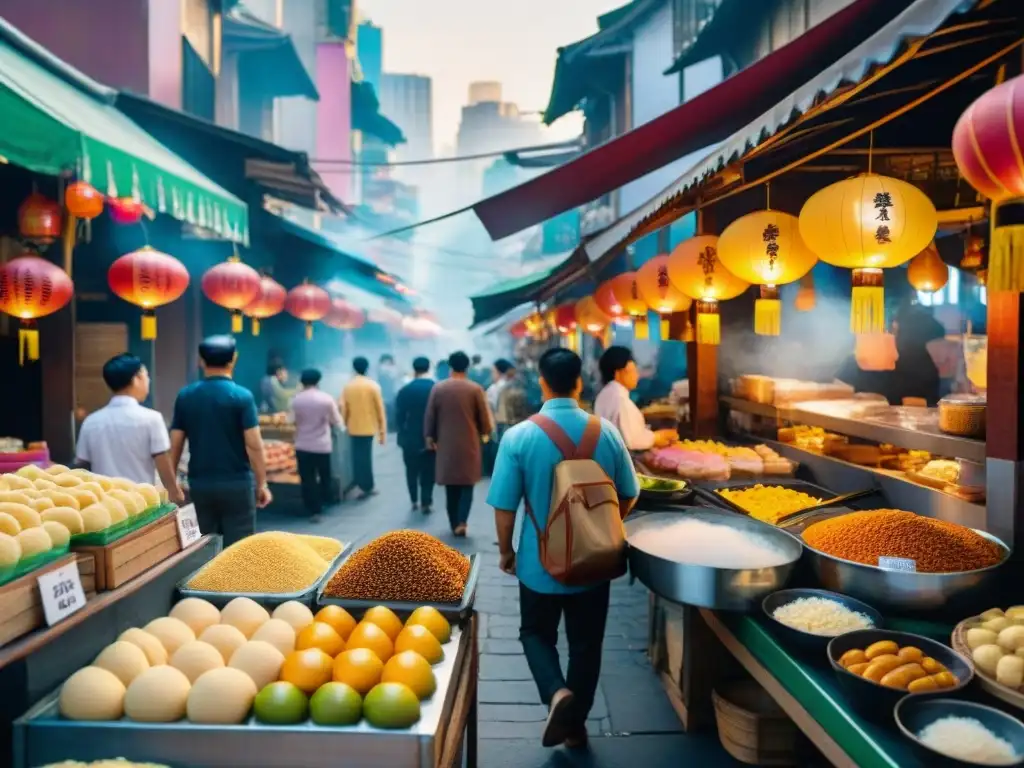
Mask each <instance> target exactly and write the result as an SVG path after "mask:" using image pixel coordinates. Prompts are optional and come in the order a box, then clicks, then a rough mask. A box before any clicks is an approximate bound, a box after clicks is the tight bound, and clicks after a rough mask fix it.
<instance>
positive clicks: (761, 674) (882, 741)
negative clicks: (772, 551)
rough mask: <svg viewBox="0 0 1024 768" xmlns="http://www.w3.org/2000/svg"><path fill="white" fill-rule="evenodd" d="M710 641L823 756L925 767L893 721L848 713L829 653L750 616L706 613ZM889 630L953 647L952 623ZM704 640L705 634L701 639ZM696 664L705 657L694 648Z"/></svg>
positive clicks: (862, 766) (901, 623) (880, 766)
mask: <svg viewBox="0 0 1024 768" xmlns="http://www.w3.org/2000/svg"><path fill="white" fill-rule="evenodd" d="M700 616H701V618H702V619H703V621H704V622H705V623H706V625H707V627H708V629H710V635H711V636H713V637H714V638H717V640H718V641H720V642H721V644H722V646H724V647H725V649H726V650H728V652H729V653H730V654H731V655H732V656H733V657H734V658H735V659H736V660H737V661H738V662H739V663H740V664H741V665H742V666H743V667H744V668H745V669H746V671H747V672H748V673H749V674H750V675H751V676H752V677H753V678H754V679H755V680H756V681H757V682H758V683H759V684H760V685H761V686H762V687H763V688H764V689H765V690H766V691H767V692H768V694H769V695H771V697H772V698H773V699H774V700H775V701H776V702H777V703H778V704H779V706H780V707H782V709H783V710H784V711H785V712H786V714H787V715H788V716H789V717H790V718H791V719H792V720H793V722H794V723H795V724H796V726H797V727H798V728H799V729H800V730H801V731H802V732H803V733H804V735H805V736H806V737H807V738H808V739H809V740H810V741H811V742H812V743H813V744H814V746H815V747H817V749H818V750H820V751H821V753H822V754H823V755H824V756H825V757H826V758H827V759H828V760H829V761H830V762H831V763H832V764H833V765H835V766H838V767H839V768H847V767H849V768H857V767H859V768H905V767H906V766H911V765H919V764H920V760H919V759H918V757H917V756H916V755H915V753H914V751H913V750H912V748H911V745H910V742H909V741H908V740H907V739H905V738H904V737H903V736H902V735H901V734H900V732H899V730H898V729H897V727H896V722H895V719H894V718H893V716H892V715H891V714H889V715H888V716H887V717H884V716H883V717H880V718H879V720H878V721H872V720H868V719H866V718H864V717H863V716H861V715H860V714H858V713H857V712H856V711H854V710H853V709H852V708H851V707H850V702H849V697H848V696H847V695H846V694H845V693H844V691H843V689H842V688H841V686H840V684H839V681H838V678H837V676H836V673H835V672H834V671H833V669H832V668H831V666H830V665H829V663H828V660H827V658H825V656H824V654H821V655H815V654H810V655H808V654H806V653H801V652H799V651H796V650H791V648H790V647H789V646H787V645H786V644H785V643H783V642H782V640H781V639H780V638H779V637H778V636H776V635H775V634H774V633H773V632H772V630H771V629H769V627H768V626H767V624H766V623H765V622H764V621H762V620H761V619H760V618H755V617H754V616H753V615H749V614H738V613H729V612H724V611H712V610H708V609H700ZM885 627H886V629H894V630H898V631H902V632H911V633H914V634H917V635H923V636H925V637H929V638H932V639H934V640H937V641H939V642H942V643H945V644H948V643H949V638H950V632H951V631H952V629H953V625H952V624H944V623H940V622H934V621H924V620H917V619H914V620H906V619H896V618H891V619H890V618H888V617H887V620H886V624H885ZM698 636H699V635H698ZM695 651H696V653H695V657H697V658H700V656H701V652H700V651H699V650H697V649H695ZM955 698H966V699H970V700H977V701H979V702H981V703H984V704H986V705H988V706H992V707H996V708H1000V709H1004V710H1005V711H1007V712H1010V713H1011V714H1014V716H1019V711H1015V710H1013V709H1012V708H1011V707H1008V706H1004V705H1003V704H1002V702H999V701H997V700H996V699H994V698H992V697H990V696H987V695H985V694H984V693H980V692H977V691H975V690H972V689H967V690H965V691H960V692H958V693H957V695H956V697H955Z"/></svg>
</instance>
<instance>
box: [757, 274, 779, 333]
mask: <svg viewBox="0 0 1024 768" xmlns="http://www.w3.org/2000/svg"><path fill="white" fill-rule="evenodd" d="M754 333H756V334H757V335H758V336H778V335H779V334H780V333H782V301H781V300H780V299H779V289H778V287H777V286H774V285H762V286H761V297H760V298H759V299H757V300H756V301H754Z"/></svg>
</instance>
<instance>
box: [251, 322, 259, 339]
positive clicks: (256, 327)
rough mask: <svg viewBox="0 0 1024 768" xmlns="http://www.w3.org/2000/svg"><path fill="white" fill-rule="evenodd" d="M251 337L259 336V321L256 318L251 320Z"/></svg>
mask: <svg viewBox="0 0 1024 768" xmlns="http://www.w3.org/2000/svg"><path fill="white" fill-rule="evenodd" d="M252 335H253V336H259V335H260V319H259V318H258V317H254V318H253V319H252Z"/></svg>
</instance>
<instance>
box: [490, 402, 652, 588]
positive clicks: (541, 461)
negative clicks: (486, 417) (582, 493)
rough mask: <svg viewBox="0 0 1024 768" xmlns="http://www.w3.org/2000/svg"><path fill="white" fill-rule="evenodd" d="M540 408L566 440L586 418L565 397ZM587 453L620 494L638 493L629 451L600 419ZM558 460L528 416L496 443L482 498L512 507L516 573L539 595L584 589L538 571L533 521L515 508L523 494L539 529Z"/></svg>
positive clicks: (631, 495)
mask: <svg viewBox="0 0 1024 768" xmlns="http://www.w3.org/2000/svg"><path fill="white" fill-rule="evenodd" d="M540 412H541V413H542V414H544V415H545V416H547V417H548V418H550V419H553V420H554V421H555V423H556V424H558V426H560V427H561V428H562V429H564V430H565V432H566V434H567V435H568V436H569V439H571V440H572V441H573V442H574V443H577V444H578V443H579V441H580V439H581V438H582V437H583V430H584V429H585V428H586V426H587V419H588V418H590V414H588V413H586V412H585V411H584V410H582V409H581V408H580V407H579V405H577V403H576V401H575V400H573V399H571V398H558V399H555V400H548V401H547V402H546V403H544V407H543V408H541V410H540ZM593 458H594V460H595V461H596V462H597V463H598V464H600V465H601V467H602V468H603V469H604V471H605V472H607V473H608V477H610V478H611V480H612V482H613V483H615V490H616V491H617V492H618V494H619V498H620V499H632V498H635V497H636V496H637V495H638V494H639V493H640V486H639V484H638V482H637V479H636V472H635V471H634V470H633V462H632V460H631V459H630V457H629V451H627V450H626V446H625V444H623V442H622V438H621V437H620V436H619V431H618V430H617V429H616V428H615V427H614V426H612V425H611V424H610V423H609V422H607V421H605V420H604V419H602V420H601V438H600V439H599V440H598V441H597V449H596V450H595V451H594V457H593ZM560 461H562V454H561V453H560V452H559V450H558V448H557V447H555V444H554V443H552V442H551V440H549V439H548V436H547V435H545V434H544V432H543V431H542V430H541V428H540V427H538V426H537V425H536V424H533V423H532V422H528V421H526V422H523V423H522V424H517V425H516V426H514V427H512V429H510V430H509V431H508V432H506V433H505V436H504V437H503V438H502V439H501V443H500V444H499V445H498V458H497V459H496V460H495V463H494V473H493V475H492V477H491V489H490V492H489V493H488V494H487V503H488V504H490V505H491V506H492V507H495V508H496V509H514V510H517V513H516V527H515V531H514V532H513V534H512V543H513V547H514V549H515V550H516V575H517V576H518V577H519V580H520V581H521V582H522V583H523V584H525V585H526V586H527V587H528V588H529V589H532V590H533V591H534V592H541V593H544V594H568V593H572V592H582V591H584V590H586V589H587V587H567V586H566V585H564V584H562V583H560V582H558V581H555V579H553V578H552V577H551V575H550V574H549V573H548V572H547V571H546V570H544V566H543V565H541V562H540V548H539V546H538V543H537V531H536V530H535V529H534V527H533V523H532V522H530V520H529V519H525V517H526V516H525V514H524V512H523V509H521V508H520V505H521V504H522V502H523V501H524V494H525V496H526V498H528V499H529V500H530V508H531V509H532V510H533V514H534V516H535V517H536V518H537V524H538V525H539V526H540V528H541V530H544V527H545V525H546V524H547V518H548V508H549V507H550V506H551V481H552V477H553V476H554V471H555V466H556V465H557V464H558V463H559V462H560Z"/></svg>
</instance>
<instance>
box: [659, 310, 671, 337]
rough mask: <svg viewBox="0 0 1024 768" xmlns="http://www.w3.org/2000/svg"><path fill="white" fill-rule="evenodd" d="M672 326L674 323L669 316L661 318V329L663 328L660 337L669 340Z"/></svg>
mask: <svg viewBox="0 0 1024 768" xmlns="http://www.w3.org/2000/svg"><path fill="white" fill-rule="evenodd" d="M671 326H672V323H671V322H670V321H669V319H668V318H667V317H665V316H662V318H661V329H660V330H661V336H660V338H661V340H662V341H668V339H669V334H670V333H671V332H672V330H671Z"/></svg>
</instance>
